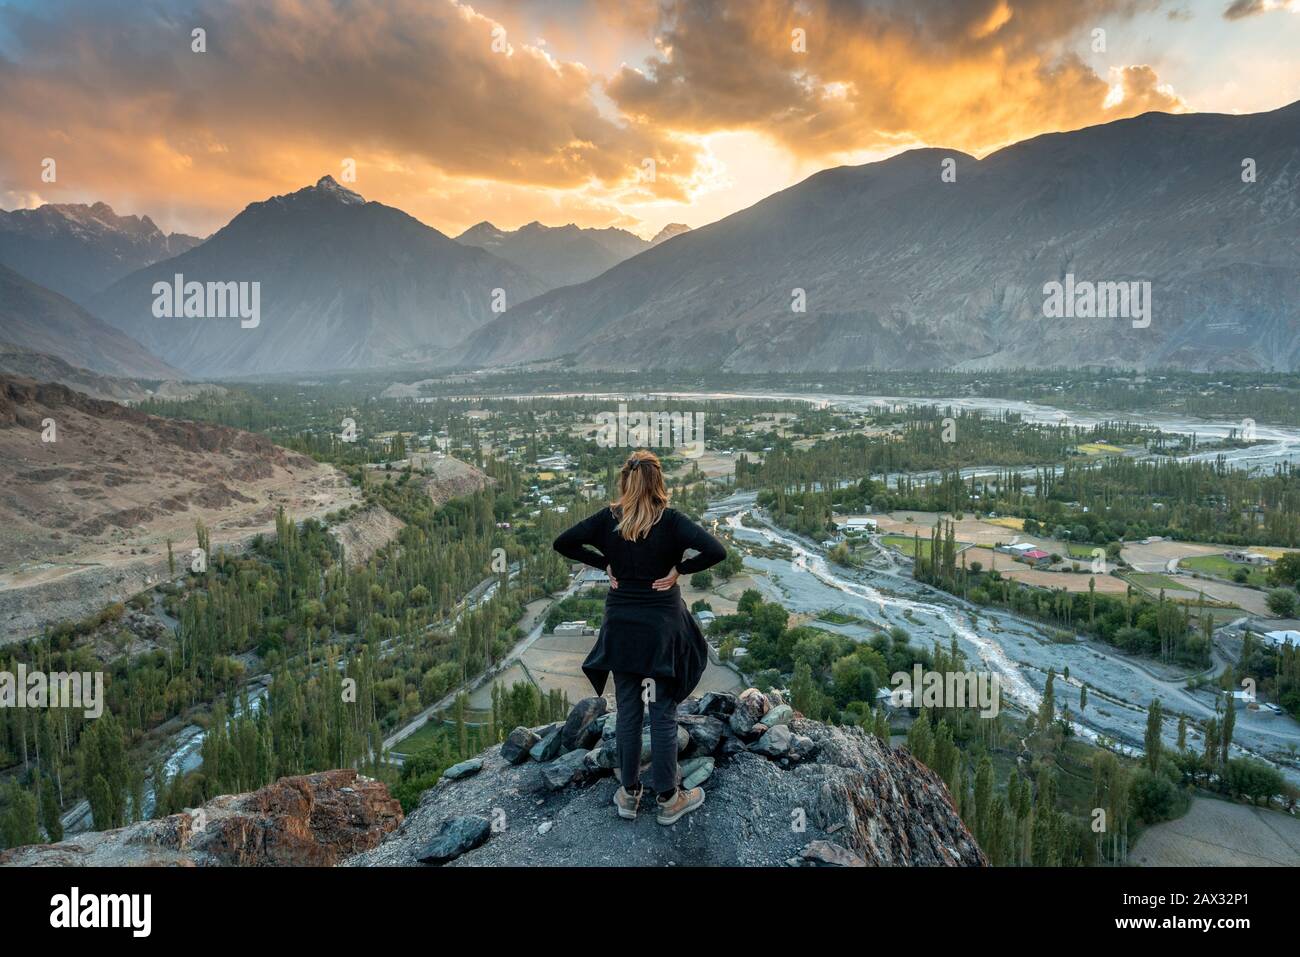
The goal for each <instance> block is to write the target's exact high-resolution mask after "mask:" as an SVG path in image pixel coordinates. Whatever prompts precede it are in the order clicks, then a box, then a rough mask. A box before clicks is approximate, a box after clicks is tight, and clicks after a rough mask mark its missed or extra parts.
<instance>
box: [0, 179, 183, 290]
mask: <svg viewBox="0 0 1300 957" xmlns="http://www.w3.org/2000/svg"><path fill="white" fill-rule="evenodd" d="M200 242H202V240H201V239H199V238H198V237H196V236H187V235H185V234H184V233H171V234H170V235H168V234H166V233H164V232H163V231H162V230H160V229H159V228H158V227H157V226H155V225H154V222H153V220H151V219H150V218H149V217H148V216H119V215H117V213H115V212H113V209H112V207H111V206H109V205H108V204H107V203H95V204H94V205H86V204H84V203H47V204H46V205H44V206H40V207H38V208H36V209H15V210H13V211H12V212H6V211H4V210H0V264H4V265H6V266H8V267H9V268H10V269H13V270H15V271H17V272H19V273H21V274H22V275H23V276H25V277H27V278H28V279H30V280H32V281H33V282H35V283H39V284H40V285H42V286H45V287H46V288H48V289H52V290H53V291H54V292H57V293H61V294H62V295H64V296H67V297H68V298H69V299H71V300H73V301H74V302H77V303H79V304H81V305H83V306H84V305H86V304H87V303H88V302H90V300H91V299H92V298H93V297H94V295H95V294H96V293H98V292H100V291H101V290H102V289H104V288H105V287H107V286H108V285H109V284H111V283H113V282H116V281H117V280H118V279H121V278H122V277H123V276H125V275H127V274H128V273H131V272H135V270H137V269H140V268H142V267H144V266H148V265H150V264H152V263H156V262H158V261H159V260H160V259H169V258H170V257H172V256H177V255H180V254H181V253H183V252H185V251H186V250H188V249H192V248H193V247H195V246H197V245H198V244H199V243H200Z"/></svg>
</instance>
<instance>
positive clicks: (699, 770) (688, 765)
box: [678, 758, 714, 788]
mask: <svg viewBox="0 0 1300 957" xmlns="http://www.w3.org/2000/svg"><path fill="white" fill-rule="evenodd" d="M713 766H714V764H713V758H689V759H687V760H685V761H683V762H682V763H681V764H680V765H679V766H678V770H679V771H681V775H682V787H684V788H693V787H697V786H698V785H701V784H703V783H704V782H705V781H707V780H708V779H709V778H710V777H711V776H712V774H713Z"/></svg>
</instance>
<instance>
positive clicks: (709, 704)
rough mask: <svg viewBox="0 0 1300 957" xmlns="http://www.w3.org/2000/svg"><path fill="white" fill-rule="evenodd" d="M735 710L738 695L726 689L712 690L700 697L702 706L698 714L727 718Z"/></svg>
mask: <svg viewBox="0 0 1300 957" xmlns="http://www.w3.org/2000/svg"><path fill="white" fill-rule="evenodd" d="M735 710H736V696H735V695H734V694H728V693H727V692H725V691H710V692H709V693H708V694H706V695H705V696H704V697H703V698H701V699H700V707H699V710H698V711H696V714H706V715H712V716H713V717H715V718H717V717H722V718H727V717H730V716H731V712H733V711H735Z"/></svg>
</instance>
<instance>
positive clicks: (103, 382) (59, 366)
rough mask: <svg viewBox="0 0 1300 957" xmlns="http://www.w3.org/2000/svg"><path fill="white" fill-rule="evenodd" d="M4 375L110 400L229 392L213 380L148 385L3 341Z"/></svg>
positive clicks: (1, 367)
mask: <svg viewBox="0 0 1300 957" xmlns="http://www.w3.org/2000/svg"><path fill="white" fill-rule="evenodd" d="M114 331H116V330H114ZM0 376H21V377H25V378H28V379H35V380H36V381H37V382H57V383H59V384H60V385H66V386H67V387H68V388H69V389H76V390H77V391H78V392H80V393H82V394H83V395H88V396H90V397H91V398H92V399H110V400H112V401H113V402H143V401H144V400H146V399H148V398H149V397H151V396H159V397H162V398H167V399H187V398H190V397H192V396H196V395H200V394H202V393H205V392H216V393H224V392H225V391H226V390H225V388H224V387H222V386H219V385H213V384H211V383H197V382H196V383H183V382H178V381H176V380H167V381H165V382H160V383H157V384H156V385H153V384H152V383H151V384H149V385H146V384H145V383H144V382H141V381H140V380H138V379H125V378H121V377H118V376H107V375H100V374H99V373H97V372H91V371H90V370H89V369H81V368H78V367H77V366H74V365H70V364H69V363H67V362H64V361H63V360H62V359H60V358H58V357H57V356H52V355H49V354H47V353H44V352H32V351H30V350H27V349H23V348H21V347H19V346H9V345H3V344H0ZM151 385H152V387H151Z"/></svg>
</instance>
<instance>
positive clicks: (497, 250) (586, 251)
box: [456, 222, 653, 289]
mask: <svg viewBox="0 0 1300 957" xmlns="http://www.w3.org/2000/svg"><path fill="white" fill-rule="evenodd" d="M456 242H458V243H461V244H463V245H466V246H477V247H478V248H480V249H486V250H487V251H488V252H490V253H492V254H493V255H496V256H500V257H501V258H502V259H504V260H506V261H507V262H512V263H514V264H515V265H516V266H518V267H519V268H520V269H524V270H526V271H527V272H530V273H532V274H533V275H534V276H536V277H537V278H538V279H540V280H542V282H543V283H544V284H545V286H546V288H547V289H555V288H556V287H558V286H571V285H573V284H574V283H580V282H586V281H587V280H588V279H593V278H595V277H596V276H599V275H600V274H601V273H603V272H604V271H605V270H606V269H609V268H610V267H611V266H615V265H617V264H619V263H621V262H622V261H623V260H624V259H627V258H629V257H631V256H635V255H636V254H637V253H639V252H642V251H644V250H646V249H649V248H650V247H651V245H653V244H652V243H648V242H646V241H645V240H644V239H642V238H641V237H640V236H635V235H633V234H632V233H629V232H628V231H627V230H625V229H582V228H581V227H579V226H575V225H574V224H573V223H570V224H569V225H567V226H543V225H542V224H541V223H529V224H528V225H527V226H521V227H520V228H519V229H516V230H514V231H510V230H503V229H498V228H497V227H496V226H493V225H492V224H491V223H488V222H482V223H479V224H478V225H477V226H471V227H470V228H469V229H467V230H465V232H463V233H461V234H460V235H459V236H457V237H456Z"/></svg>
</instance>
